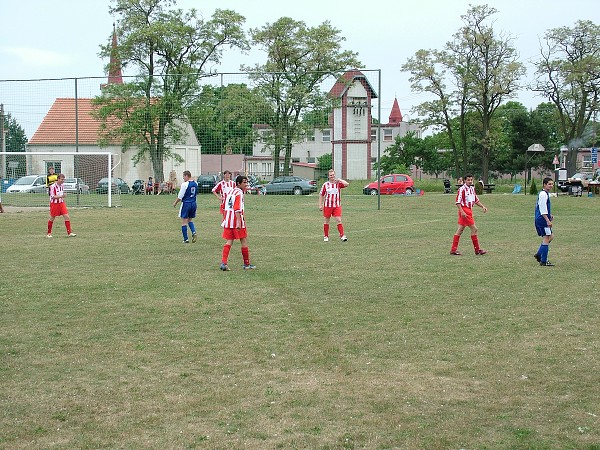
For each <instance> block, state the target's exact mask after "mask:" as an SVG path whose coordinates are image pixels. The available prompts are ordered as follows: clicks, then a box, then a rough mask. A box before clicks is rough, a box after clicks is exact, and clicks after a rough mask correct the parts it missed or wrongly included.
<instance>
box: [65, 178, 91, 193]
mask: <svg viewBox="0 0 600 450" xmlns="http://www.w3.org/2000/svg"><path fill="white" fill-rule="evenodd" d="M63 189H64V191H65V192H69V193H73V194H89V193H90V187H89V186H88V185H87V184H85V183H84V182H83V180H82V179H81V178H65V182H64V183H63Z"/></svg>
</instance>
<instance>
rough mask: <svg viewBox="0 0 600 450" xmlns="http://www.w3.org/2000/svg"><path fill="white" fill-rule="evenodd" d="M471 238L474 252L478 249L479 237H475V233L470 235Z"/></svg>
mask: <svg viewBox="0 0 600 450" xmlns="http://www.w3.org/2000/svg"><path fill="white" fill-rule="evenodd" d="M471 240H472V241H473V248H474V249H475V253H477V252H478V251H479V239H477V235H474V236H473V235H471Z"/></svg>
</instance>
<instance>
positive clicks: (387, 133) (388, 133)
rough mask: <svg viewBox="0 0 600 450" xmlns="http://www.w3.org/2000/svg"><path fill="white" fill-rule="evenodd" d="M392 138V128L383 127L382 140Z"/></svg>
mask: <svg viewBox="0 0 600 450" xmlns="http://www.w3.org/2000/svg"><path fill="white" fill-rule="evenodd" d="M392 139H393V136H392V129H391V128H384V129H383V140H384V141H391V140H392Z"/></svg>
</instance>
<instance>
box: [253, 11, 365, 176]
mask: <svg viewBox="0 0 600 450" xmlns="http://www.w3.org/2000/svg"><path fill="white" fill-rule="evenodd" d="M250 34H251V37H252V41H253V43H254V44H256V45H258V46H259V47H261V48H262V49H263V50H265V51H266V52H267V62H266V63H265V64H262V65H260V64H256V65H255V66H253V67H243V68H242V70H244V71H246V72H249V76H250V78H251V79H252V80H253V81H254V83H255V85H256V87H257V89H258V91H259V92H260V93H261V94H262V95H263V96H264V98H266V99H267V100H268V101H269V102H270V103H271V105H272V108H273V110H274V115H273V117H272V119H271V121H270V122H269V123H268V125H269V126H270V127H271V129H272V131H273V132H272V134H271V135H270V139H269V142H268V145H269V146H270V148H271V149H272V151H273V160H274V164H273V166H274V172H273V175H274V176H275V177H276V176H278V175H279V158H280V155H281V152H283V155H284V164H283V173H284V174H288V173H289V166H290V159H291V155H292V145H293V143H294V142H295V141H297V140H298V139H300V137H301V136H302V127H301V126H300V122H301V118H302V114H303V113H304V112H307V111H309V110H311V109H312V108H322V107H324V106H325V105H326V102H325V95H324V94H323V93H322V92H321V89H320V85H321V83H322V82H323V80H325V79H326V78H327V77H329V76H332V75H333V76H339V75H340V74H341V73H342V72H343V71H345V70H348V69H350V68H353V67H359V66H360V62H359V61H358V60H357V55H356V53H354V52H350V51H343V50H342V49H341V43H342V42H343V41H344V40H345V39H344V38H343V37H342V36H341V35H340V31H339V30H337V29H335V28H333V27H332V26H331V25H330V24H329V22H324V23H323V24H321V25H319V26H317V27H313V28H311V27H307V26H306V24H305V23H304V22H302V21H296V20H293V19H291V18H289V17H282V18H280V19H279V20H277V21H276V22H274V23H273V24H267V25H265V26H264V27H262V28H260V29H258V28H257V29H252V30H250Z"/></svg>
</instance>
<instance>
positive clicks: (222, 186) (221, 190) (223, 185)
mask: <svg viewBox="0 0 600 450" xmlns="http://www.w3.org/2000/svg"><path fill="white" fill-rule="evenodd" d="M234 189H235V181H233V180H229V181H225V180H221V181H219V182H218V183H217V184H216V185H215V187H214V188H212V191H213V192H216V193H217V194H221V202H222V203H223V204H224V203H225V199H226V198H227V194H229V193H230V192H231V191H233V190H234Z"/></svg>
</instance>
